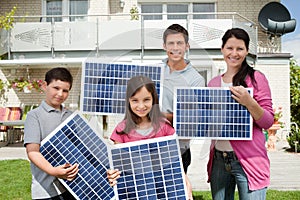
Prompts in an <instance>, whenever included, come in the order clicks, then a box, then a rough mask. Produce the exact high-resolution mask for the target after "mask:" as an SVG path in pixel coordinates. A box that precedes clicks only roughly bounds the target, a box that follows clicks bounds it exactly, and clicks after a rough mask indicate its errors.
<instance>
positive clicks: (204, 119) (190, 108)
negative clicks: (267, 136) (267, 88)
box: [174, 87, 252, 140]
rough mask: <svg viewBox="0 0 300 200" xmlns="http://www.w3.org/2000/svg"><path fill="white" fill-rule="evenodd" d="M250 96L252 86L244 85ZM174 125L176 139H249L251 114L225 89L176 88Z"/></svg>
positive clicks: (250, 137) (250, 136) (250, 135)
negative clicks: (177, 137)
mask: <svg viewBox="0 0 300 200" xmlns="http://www.w3.org/2000/svg"><path fill="white" fill-rule="evenodd" d="M248 91H249V93H250V95H251V96H252V89H250V88H248ZM174 99H175V103H174V119H175V120H174V127H175V129H176V133H177V135H178V136H179V137H180V138H194V139H203V138H212V139H224V140H251V139H252V117H251V115H250V113H249V111H248V110H247V109H246V107H244V106H242V105H241V104H239V103H238V102H236V101H235V100H234V99H233V98H232V97H231V92H230V90H229V88H202V87H197V88H182V87H181V88H180V87H179V88H176V92H175V95H174Z"/></svg>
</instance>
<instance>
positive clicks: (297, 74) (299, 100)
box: [287, 60, 300, 152]
mask: <svg viewBox="0 0 300 200" xmlns="http://www.w3.org/2000/svg"><path fill="white" fill-rule="evenodd" d="M299 88H300V66H299V65H298V64H297V62H296V61H295V60H291V61H290V93H291V94H290V101H291V122H295V123H296V124H297V125H300V89H299ZM297 128H298V127H297V126H293V127H291V132H290V133H289V136H288V138H287V140H288V142H289V145H290V146H291V148H292V149H296V151H297V152H299V151H300V131H299V130H297ZM295 142H296V143H295ZM296 144H298V145H297V148H295V146H296Z"/></svg>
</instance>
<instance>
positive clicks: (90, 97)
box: [81, 61, 162, 114]
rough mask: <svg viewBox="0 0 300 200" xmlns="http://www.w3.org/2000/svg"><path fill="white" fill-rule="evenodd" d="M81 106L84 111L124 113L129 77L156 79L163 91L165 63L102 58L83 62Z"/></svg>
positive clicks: (158, 89) (157, 85) (155, 81)
mask: <svg viewBox="0 0 300 200" xmlns="http://www.w3.org/2000/svg"><path fill="white" fill-rule="evenodd" d="M82 69H83V77H82V80H83V89H82V95H81V96H82V97H81V105H82V106H81V109H82V112H84V113H93V114H123V113H125V97H126V86H127V81H128V80H129V79H130V78H131V77H134V76H138V75H144V76H148V77H149V78H151V79H152V80H153V82H154V83H155V85H156V89H157V92H158V94H160V82H161V73H162V69H161V66H159V65H157V66H155V65H135V64H117V63H101V62H96V61H95V62H85V63H84V65H83V68H82Z"/></svg>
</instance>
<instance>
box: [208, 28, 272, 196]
mask: <svg viewBox="0 0 300 200" xmlns="http://www.w3.org/2000/svg"><path fill="white" fill-rule="evenodd" d="M249 42H250V38H249V35H248V34H247V32H246V31H244V30H243V29H239V28H233V29H230V30H228V31H226V33H225V34H224V36H223V37H222V47H221V52H222V54H223V57H224V60H225V62H226V64H227V71H226V72H225V73H224V74H222V75H219V76H216V77H214V78H213V79H212V80H211V81H210V82H209V84H208V86H209V87H230V90H231V92H232V98H234V99H235V100H236V101H237V102H238V103H240V104H241V105H243V106H245V107H246V108H247V109H248V111H249V112H250V114H251V116H252V118H253V134H252V140H251V141H249V140H214V141H212V143H211V149H210V159H209V161H208V166H207V170H208V182H210V185H211V193H212V197H213V199H215V200H221V199H222V200H223V199H226V200H227V199H228V200H229V199H230V200H231V199H232V200H233V199H234V193H235V187H236V185H237V187H238V192H239V199H240V200H244V199H250V200H252V199H253V200H254V199H255V200H260V199H265V198H266V190H267V187H268V186H269V184H270V161H269V158H268V155H267V150H266V148H265V137H264V134H263V132H262V129H268V128H269V127H271V126H272V124H273V119H274V118H273V115H274V113H273V109H272V99H271V92H270V87H269V84H268V81H267V79H266V77H265V76H264V75H263V74H262V73H261V72H259V71H256V70H254V69H253V68H252V67H250V66H249V65H248V64H247V62H246V56H247V54H248V50H249ZM246 88H253V97H251V96H250V94H249V93H248V91H247V90H246Z"/></svg>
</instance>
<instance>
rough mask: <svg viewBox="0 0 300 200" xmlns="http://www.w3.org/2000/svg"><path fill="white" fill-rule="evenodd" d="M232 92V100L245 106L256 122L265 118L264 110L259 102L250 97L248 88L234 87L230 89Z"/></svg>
mask: <svg viewBox="0 0 300 200" xmlns="http://www.w3.org/2000/svg"><path fill="white" fill-rule="evenodd" d="M230 91H231V92H232V95H231V96H232V98H233V99H235V100H236V101H237V102H238V103H239V104H241V105H243V106H245V107H246V108H247V109H248V111H249V112H250V114H251V116H252V117H253V119H254V120H259V119H260V118H261V117H262V116H263V114H264V110H263V109H262V107H261V106H260V105H259V104H258V103H257V101H256V100H255V99H254V98H252V97H251V96H250V94H249V92H248V90H247V89H246V88H244V87H243V86H233V87H230Z"/></svg>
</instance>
